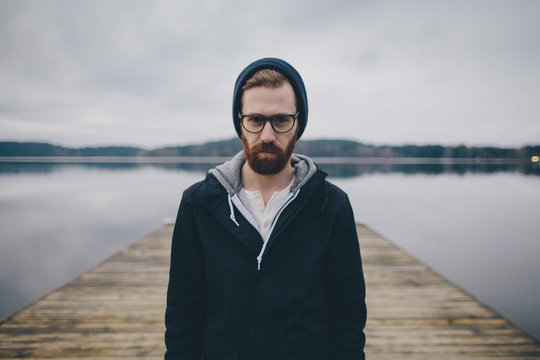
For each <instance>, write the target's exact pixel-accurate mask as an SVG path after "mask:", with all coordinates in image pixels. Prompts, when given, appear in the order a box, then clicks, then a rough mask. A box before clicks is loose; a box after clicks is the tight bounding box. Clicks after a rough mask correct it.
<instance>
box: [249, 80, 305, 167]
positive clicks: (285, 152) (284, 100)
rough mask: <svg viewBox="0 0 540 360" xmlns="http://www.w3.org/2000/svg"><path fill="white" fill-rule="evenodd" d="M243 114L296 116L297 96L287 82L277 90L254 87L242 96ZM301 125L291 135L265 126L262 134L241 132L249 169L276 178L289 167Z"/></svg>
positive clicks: (295, 127)
mask: <svg viewBox="0 0 540 360" xmlns="http://www.w3.org/2000/svg"><path fill="white" fill-rule="evenodd" d="M242 113H243V114H259V115H264V116H271V115H275V114H296V96H295V94H294V90H293V88H292V86H291V84H289V83H288V82H287V83H285V84H283V85H282V86H281V87H278V88H271V87H265V86H260V87H254V88H251V89H247V90H245V91H244V93H243V95H242ZM297 133H298V122H296V123H295V124H294V127H293V128H292V130H291V131H289V132H287V133H277V132H275V131H274V129H272V126H271V124H270V123H269V122H266V124H265V126H264V128H263V130H262V131H261V132H259V133H250V132H247V131H246V130H245V129H244V128H242V136H241V138H242V143H243V144H244V154H245V155H246V160H247V162H248V164H249V166H250V167H251V168H252V169H253V170H254V171H255V172H257V173H259V174H261V175H270V174H277V173H279V172H280V171H281V170H283V168H284V167H285V166H286V165H287V163H288V162H289V159H290V158H291V154H292V152H293V150H294V146H295V144H296V135H297Z"/></svg>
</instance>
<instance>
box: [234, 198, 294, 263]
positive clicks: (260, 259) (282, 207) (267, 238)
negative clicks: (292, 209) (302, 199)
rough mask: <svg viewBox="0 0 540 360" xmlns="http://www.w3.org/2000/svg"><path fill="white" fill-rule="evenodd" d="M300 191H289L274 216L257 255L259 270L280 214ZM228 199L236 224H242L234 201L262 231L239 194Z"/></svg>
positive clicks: (256, 227)
mask: <svg viewBox="0 0 540 360" xmlns="http://www.w3.org/2000/svg"><path fill="white" fill-rule="evenodd" d="M298 193H300V189H298V190H296V191H295V192H294V193H289V195H288V196H287V200H286V201H285V203H284V204H283V205H282V206H281V208H280V209H279V211H278V212H277V214H276V216H275V217H274V220H272V226H271V227H270V230H269V231H268V236H267V237H266V240H265V239H263V247H262V249H261V251H260V252H259V255H258V256H257V271H260V270H261V262H262V258H263V255H264V251H265V250H266V245H268V240H269V239H270V236H271V235H272V232H273V231H274V228H275V227H276V224H277V221H278V219H279V216H280V215H281V213H282V212H283V210H285V208H286V207H287V206H288V205H289V204H290V203H291V202H293V200H294V199H296V197H297V196H298ZM228 201H229V206H230V210H231V214H230V216H229V217H230V218H231V220H232V221H233V222H234V223H235V224H236V226H240V224H238V222H237V221H236V218H235V217H234V209H233V207H232V204H231V203H233V204H234V205H235V206H236V208H237V209H238V210H239V211H240V213H241V214H242V216H244V218H245V219H246V220H247V221H248V222H249V223H250V224H251V225H252V226H253V227H254V228H255V229H257V231H259V232H260V229H259V224H258V223H257V220H255V218H254V217H253V215H251V213H250V212H249V210H248V209H246V207H245V206H244V204H242V201H241V200H240V199H239V198H238V195H237V194H234V195H233V196H231V195H228Z"/></svg>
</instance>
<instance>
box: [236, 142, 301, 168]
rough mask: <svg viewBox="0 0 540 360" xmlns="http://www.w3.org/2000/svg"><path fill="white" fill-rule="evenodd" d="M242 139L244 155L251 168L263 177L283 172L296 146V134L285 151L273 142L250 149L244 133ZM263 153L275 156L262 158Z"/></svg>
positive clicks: (262, 143)
mask: <svg viewBox="0 0 540 360" xmlns="http://www.w3.org/2000/svg"><path fill="white" fill-rule="evenodd" d="M241 138H242V144H244V155H245V156H246V160H247V162H248V164H249V166H251V168H252V169H253V171H255V172H256V173H258V174H261V175H273V174H277V173H279V172H280V171H281V170H283V168H285V165H287V163H288V162H289V160H290V158H291V155H292V153H293V150H294V146H295V145H296V134H295V136H293V137H292V138H291V141H290V142H289V143H288V144H287V147H286V148H285V150H283V149H281V148H279V147H278V146H277V145H276V144H274V143H273V142H272V143H264V142H260V143H258V144H255V145H253V146H252V147H250V146H249V144H248V141H247V139H246V138H245V137H244V134H243V133H242V136H241ZM261 152H271V153H273V154H274V156H272V157H267V156H262V155H260V153H261Z"/></svg>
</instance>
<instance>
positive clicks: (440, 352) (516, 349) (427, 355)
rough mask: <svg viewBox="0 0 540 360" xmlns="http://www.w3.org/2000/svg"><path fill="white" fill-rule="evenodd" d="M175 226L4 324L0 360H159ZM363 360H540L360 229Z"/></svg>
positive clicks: (523, 339) (513, 332)
mask: <svg viewBox="0 0 540 360" xmlns="http://www.w3.org/2000/svg"><path fill="white" fill-rule="evenodd" d="M171 232H172V225H167V226H164V227H162V228H160V229H158V230H157V231H155V232H153V233H152V234H150V235H148V236H146V237H144V238H143V239H141V240H139V241H137V242H135V243H133V244H132V245H131V246H129V247H128V248H126V249H124V250H123V251H121V252H119V253H117V254H115V255H113V256H112V257H110V258H109V259H107V260H105V261H103V262H102V263H100V264H98V265H96V266H95V267H94V268H92V269H91V270H89V271H88V272H85V273H83V274H81V275H80V276H78V277H76V278H75V279H73V280H71V281H70V282H68V283H67V284H65V285H63V286H61V287H59V288H57V289H55V290H54V291H52V292H50V293H48V294H46V295H45V296H43V297H42V298H41V299H39V300H37V301H35V302H34V303H32V304H31V305H29V306H27V307H26V308H24V309H22V310H20V311H18V312H16V313H15V314H13V315H12V316H11V317H9V318H8V319H6V320H5V321H3V322H2V323H0V358H3V359H4V358H5V359H15V358H20V357H24V358H27V359H45V358H56V359H63V360H69V359H80V358H85V359H87V360H93V359H100V360H107V359H116V360H117V359H119V358H136V357H142V358H145V359H162V358H163V352H164V344H163V332H164V324H163V317H164V311H165V293H166V286H167V280H168V267H169V251H170V238H171ZM358 235H359V238H360V245H361V248H362V256H363V261H364V272H365V277H366V285H367V300H366V301H367V305H368V323H367V327H366V335H367V345H366V355H367V358H368V359H381V360H385V359H392V360H394V359H411V360H413V359H414V360H428V359H429V360H433V359H463V360H488V359H508V360H518V359H520V360H523V359H540V346H539V345H538V344H537V343H536V342H535V341H534V340H533V339H532V338H531V337H530V336H528V335H527V334H525V333H524V332H523V331H521V330H520V329H518V328H516V327H515V326H513V325H511V324H510V323H509V322H508V321H507V320H505V319H504V318H502V317H501V316H499V315H498V314H496V313H494V312H493V311H491V310H490V309H488V308H487V307H485V306H484V305H482V304H480V303H479V302H478V301H476V300H475V299H474V298H473V297H471V296H470V295H468V294H466V293H465V292H463V291H461V290H460V289H458V288H456V287H455V286H454V285H451V284H450V283H449V282H448V281H446V280H445V279H444V278H442V277H441V276H440V275H438V274H436V273H435V272H433V271H431V270H430V269H429V268H427V267H426V266H424V265H422V264H421V263H419V262H418V261H416V260H415V259H413V258H412V257H410V256H409V255H407V254H406V253H405V252H403V251H402V250H400V249H399V248H397V247H396V246H394V245H393V244H392V243H390V242H389V241H387V240H385V239H384V238H382V237H380V236H379V235H377V234H375V233H374V232H373V231H371V230H370V229H369V228H367V227H365V226H363V225H358Z"/></svg>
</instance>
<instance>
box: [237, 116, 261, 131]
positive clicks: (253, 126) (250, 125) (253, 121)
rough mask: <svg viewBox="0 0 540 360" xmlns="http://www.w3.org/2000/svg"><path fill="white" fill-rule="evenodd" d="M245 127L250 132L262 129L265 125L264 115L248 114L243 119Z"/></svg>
mask: <svg viewBox="0 0 540 360" xmlns="http://www.w3.org/2000/svg"><path fill="white" fill-rule="evenodd" d="M242 125H243V126H244V129H246V130H247V131H250V132H258V131H261V130H262V128H263V127H264V117H262V116H257V115H247V116H245V117H244V118H243V119H242Z"/></svg>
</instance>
